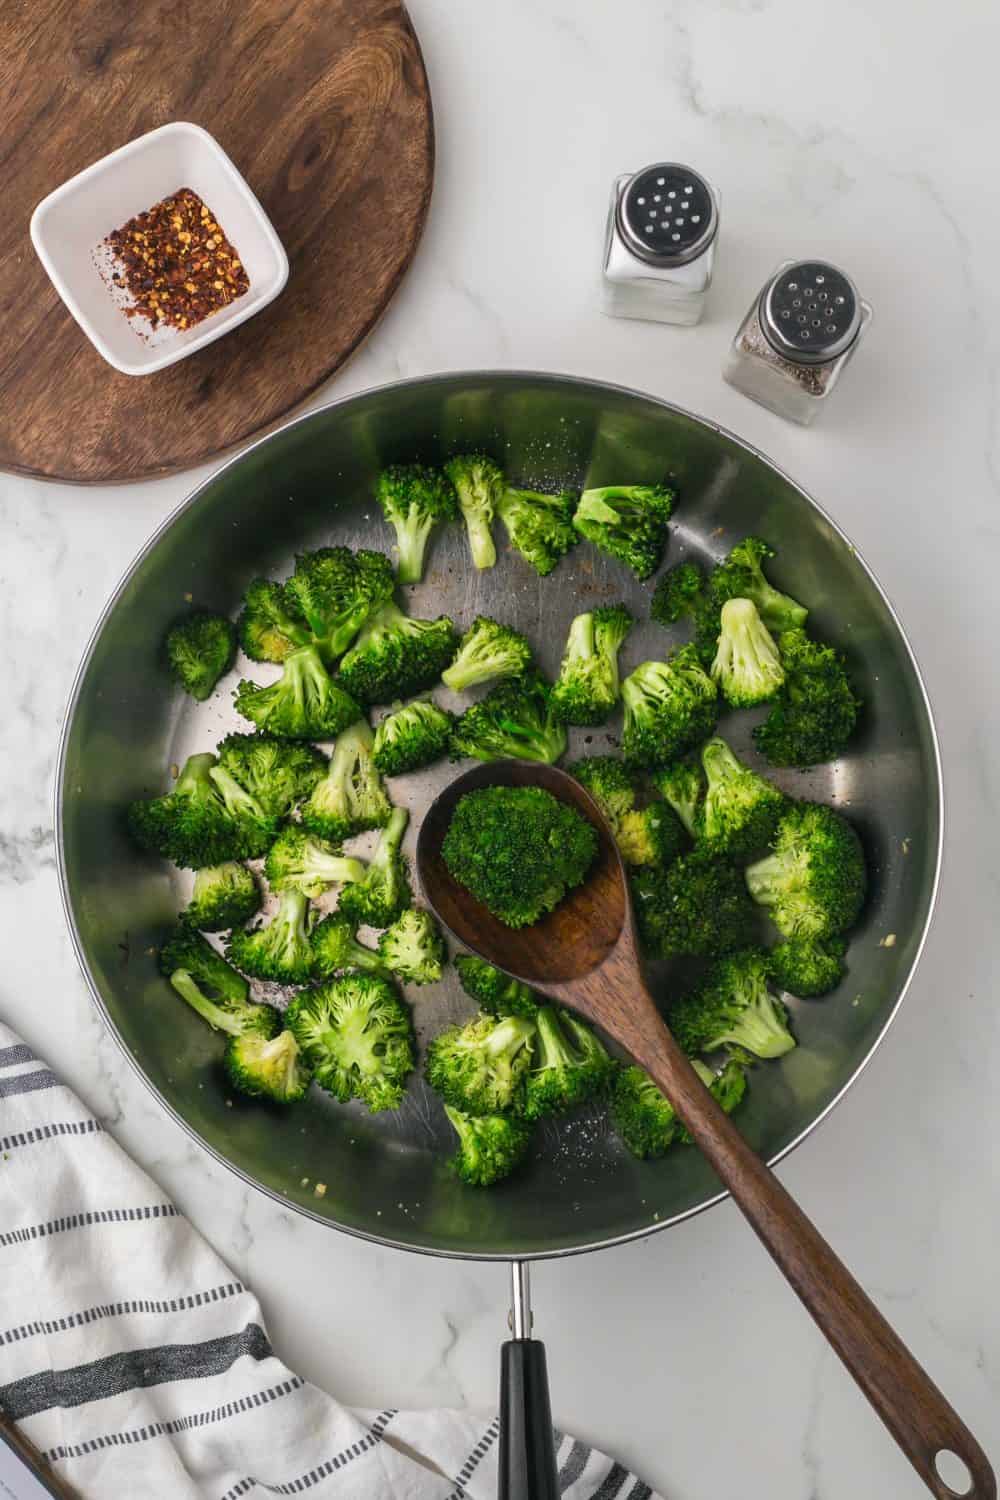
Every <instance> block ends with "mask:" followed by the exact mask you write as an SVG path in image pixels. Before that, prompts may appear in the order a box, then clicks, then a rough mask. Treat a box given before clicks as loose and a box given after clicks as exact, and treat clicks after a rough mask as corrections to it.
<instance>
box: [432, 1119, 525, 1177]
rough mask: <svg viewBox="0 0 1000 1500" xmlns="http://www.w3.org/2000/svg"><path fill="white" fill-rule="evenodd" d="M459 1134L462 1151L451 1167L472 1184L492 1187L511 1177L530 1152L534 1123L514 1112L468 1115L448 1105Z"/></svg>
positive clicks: (450, 1164)
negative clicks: (522, 1118) (517, 1115)
mask: <svg viewBox="0 0 1000 1500" xmlns="http://www.w3.org/2000/svg"><path fill="white" fill-rule="evenodd" d="M444 1112H445V1114H446V1115H447V1116H448V1119H449V1120H450V1121H451V1123H452V1125H453V1126H454V1129H455V1134H456V1135H457V1136H458V1150H457V1151H456V1152H455V1155H454V1156H453V1157H451V1159H450V1161H449V1166H450V1167H451V1170H452V1171H453V1172H454V1173H455V1176H456V1177H458V1178H459V1179H460V1180H461V1181H462V1182H464V1183H467V1184H468V1186H469V1187H492V1186H493V1184H494V1183H495V1182H500V1181H501V1180H502V1179H503V1178H504V1177H509V1176H510V1174H511V1172H513V1171H514V1169H515V1167H518V1166H519V1165H520V1164H521V1162H522V1161H523V1160H524V1157H525V1156H526V1154H527V1151H528V1147H529V1145H530V1144H531V1126H530V1125H529V1124H528V1123H527V1121H526V1120H518V1119H516V1118H515V1117H514V1116H513V1115H467V1114H464V1113H463V1112H462V1110H460V1109H454V1108H453V1107H452V1106H451V1105H450V1104H446V1105H445V1107H444Z"/></svg>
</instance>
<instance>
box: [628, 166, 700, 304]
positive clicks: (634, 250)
mask: <svg viewBox="0 0 1000 1500" xmlns="http://www.w3.org/2000/svg"><path fill="white" fill-rule="evenodd" d="M718 229H719V204H718V197H717V195H716V193H715V192H714V191H713V189H712V188H711V187H710V186H709V184H708V183H707V182H706V181H705V179H704V177H701V176H700V175H699V174H698V173H697V172H693V171H692V170H691V168H690V167H685V166H681V165H680V164H679V163H678V162H659V163H658V164H656V165H654V166H652V167H643V168H642V170H641V171H639V172H632V173H630V174H628V173H627V174H626V175H625V176H623V177H617V178H616V179H615V181H614V183H613V185H612V188H611V203H610V205H609V208H608V226H607V231H606V233H605V237H604V281H603V299H602V300H603V307H604V311H605V312H606V313H608V314H609V315H610V316H611V317H614V318H648V319H651V320H652V321H654V322H658V323H681V324H687V325H690V324H692V323H697V322H698V320H699V319H700V317H701V315H702V312H703V311H704V308H705V297H706V294H707V292H708V288H709V286H710V284H711V281H712V267H713V265H714V263H715V241H716V236H717V234H718Z"/></svg>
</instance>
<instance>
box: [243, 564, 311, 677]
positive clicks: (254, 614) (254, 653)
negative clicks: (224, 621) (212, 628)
mask: <svg viewBox="0 0 1000 1500" xmlns="http://www.w3.org/2000/svg"><path fill="white" fill-rule="evenodd" d="M237 629H238V631H239V637H240V645H241V646H242V647H243V650H244V651H245V652H246V654H247V656H249V658H250V660H251V661H276V662H282V661H284V660H285V658H286V657H287V656H291V654H292V652H293V651H297V650H298V649H299V647H300V646H310V645H312V632H311V631H310V629H309V627H308V625H306V623H305V621H303V620H298V619H296V618H295V616H294V615H293V613H292V611H291V609H290V608H289V604H288V599H287V597H286V595H285V589H284V585H283V584H280V583H274V582H272V580H271V579H269V578H255V579H254V580H253V582H252V583H251V584H250V586H249V587H248V589H247V591H246V593H245V594H244V596H243V611H242V613H241V615H240V618H239V622H238V625H237Z"/></svg>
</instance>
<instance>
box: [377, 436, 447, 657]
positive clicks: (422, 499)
mask: <svg viewBox="0 0 1000 1500" xmlns="http://www.w3.org/2000/svg"><path fill="white" fill-rule="evenodd" d="M375 495H376V499H377V500H378V503H379V505H380V506H381V507H382V514H383V515H384V516H385V518H386V520H387V521H388V522H389V524H390V526H391V527H392V528H393V530H394V531H395V533H396V550H397V552H398V554H399V562H398V564H397V566H396V576H397V578H398V579H399V581H400V583H419V582H420V580H421V578H422V577H423V572H424V553H425V551H426V549H427V542H428V539H429V537H430V534H431V532H432V531H433V530H434V527H435V526H437V525H439V524H440V523H441V522H442V521H453V520H454V519H455V517H456V516H457V514H458V500H457V498H456V496H455V490H454V487H453V485H452V483H451V480H450V479H448V478H447V477H446V476H445V475H444V474H442V473H441V472H440V470H438V469H432V468H430V467H429V466H428V465H427V464H394V465H393V466H392V467H391V468H389V469H384V470H383V471H382V473H381V474H380V475H379V477H378V483H377V485H376V487H375ZM436 675H437V674H436V673H435V676H436Z"/></svg>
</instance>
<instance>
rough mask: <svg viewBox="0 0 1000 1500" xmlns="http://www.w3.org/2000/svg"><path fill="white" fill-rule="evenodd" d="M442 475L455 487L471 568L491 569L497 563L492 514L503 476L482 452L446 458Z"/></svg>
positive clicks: (499, 493) (500, 490)
mask: <svg viewBox="0 0 1000 1500" xmlns="http://www.w3.org/2000/svg"><path fill="white" fill-rule="evenodd" d="M444 472H445V473H446V474H447V476H448V478H449V479H450V480H451V482H452V484H453V485H454V486H455V493H456V495H457V496H458V507H459V510H460V511H461V512H462V516H463V518H464V520H465V529H466V531H467V532H468V533H469V548H470V550H471V552H472V564H473V567H475V568H480V569H482V568H492V566H493V564H494V563H495V562H496V560H497V549H496V547H495V546H494V545H493V514H494V512H495V510H496V506H497V500H498V499H499V497H500V495H501V493H502V491H503V473H502V472H501V470H500V468H499V466H498V465H497V464H495V463H494V462H493V460H492V458H487V456H486V454H485V453H465V454H462V455H461V456H460V457H458V458H450V459H449V460H448V462H447V463H446V464H445V466H444Z"/></svg>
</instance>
